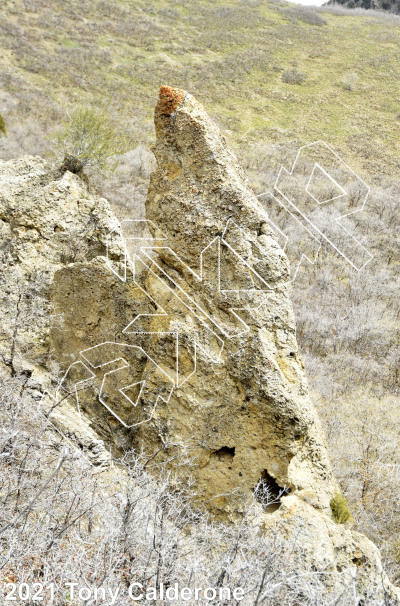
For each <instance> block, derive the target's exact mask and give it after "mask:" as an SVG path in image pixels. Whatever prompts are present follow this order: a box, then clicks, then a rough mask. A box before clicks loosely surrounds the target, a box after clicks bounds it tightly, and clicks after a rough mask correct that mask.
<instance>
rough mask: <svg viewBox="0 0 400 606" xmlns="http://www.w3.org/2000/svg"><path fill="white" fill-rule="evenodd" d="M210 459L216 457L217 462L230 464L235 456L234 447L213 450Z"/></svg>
mask: <svg viewBox="0 0 400 606" xmlns="http://www.w3.org/2000/svg"><path fill="white" fill-rule="evenodd" d="M211 456H212V457H217V458H218V461H222V462H224V463H227V464H229V463H232V461H233V457H234V456H235V447H234V446H233V447H232V448H229V446H223V447H222V448H220V449H219V450H215V451H214V452H213V453H211Z"/></svg>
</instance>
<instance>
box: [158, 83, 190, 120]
mask: <svg viewBox="0 0 400 606" xmlns="http://www.w3.org/2000/svg"><path fill="white" fill-rule="evenodd" d="M184 97H185V91H184V90H181V89H180V88H172V86H162V87H161V88H160V100H159V102H158V109H159V111H160V113H161V114H166V115H167V116H170V115H171V114H173V113H174V111H176V109H177V108H178V107H179V105H180V104H181V103H182V101H183V99H184Z"/></svg>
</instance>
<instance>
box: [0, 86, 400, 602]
mask: <svg viewBox="0 0 400 606" xmlns="http://www.w3.org/2000/svg"><path fill="white" fill-rule="evenodd" d="M155 123H156V135H157V142H156V146H155V148H154V151H155V156H156V160H157V169H156V170H155V172H154V173H153V175H152V178H151V183H150V188H149V193H148V198H147V202H146V219H145V220H143V221H133V222H131V223H130V224H129V222H126V224H125V226H123V228H121V226H120V225H119V224H118V221H117V220H116V219H115V217H113V215H112V213H111V211H110V208H109V206H108V203H107V202H106V201H105V200H104V199H101V198H99V197H96V196H93V195H91V194H90V193H89V192H88V189H87V186H86V185H85V184H84V183H83V182H82V181H81V180H80V179H79V178H78V177H77V176H75V175H72V174H70V173H65V174H64V175H62V176H60V175H59V174H57V173H55V172H54V171H53V170H52V168H51V167H49V166H48V165H46V163H45V162H44V161H43V160H41V159H40V158H31V157H28V158H24V159H21V160H18V161H12V162H6V163H4V162H1V163H0V213H1V214H0V219H1V229H2V261H3V271H2V275H1V281H2V289H1V293H2V294H1V297H2V298H1V301H0V305H1V314H2V331H3V336H4V338H3V339H2V341H1V342H0V343H1V345H0V347H1V356H2V358H1V359H2V366H3V368H4V369H5V370H6V371H7V372H9V373H11V374H14V375H17V374H18V375H23V376H25V388H26V389H29V390H30V391H31V393H32V394H33V396H34V397H36V399H37V400H38V403H40V405H41V406H43V410H44V412H45V413H46V414H50V413H49V410H50V409H51V417H50V418H51V419H52V420H53V423H54V427H55V428H56V429H58V430H60V431H62V432H63V435H66V436H69V437H70V438H71V437H74V438H75V441H76V442H77V444H78V446H79V448H80V449H82V450H83V452H85V454H86V455H87V456H88V457H89V458H90V459H91V460H92V462H94V464H98V463H99V462H104V461H105V460H106V459H107V457H106V452H107V449H111V450H112V451H113V453H114V454H115V455H118V454H121V453H123V452H124V450H126V449H128V448H135V449H137V450H143V451H144V452H145V453H146V456H148V457H154V459H157V460H164V461H167V462H168V465H170V466H172V467H174V468H175V470H177V471H178V473H179V475H180V477H181V480H182V482H184V481H186V480H187V479H188V478H189V477H190V478H191V481H193V482H194V486H195V490H196V492H197V495H198V503H199V505H200V506H203V507H207V508H208V509H209V510H210V511H211V512H212V513H213V515H215V516H216V517H217V518H219V519H222V520H226V521H235V520H237V519H240V516H241V514H242V512H243V511H244V508H245V503H246V499H249V498H251V496H252V494H253V491H254V489H255V488H256V486H258V488H257V489H256V497H257V499H258V501H259V517H258V524H259V525H260V529H262V528H263V527H266V528H267V527H271V526H274V525H279V526H280V528H282V531H283V532H285V533H287V535H288V536H295V535H296V536H297V537H298V540H297V541H296V544H297V545H298V550H299V553H301V558H302V560H303V561H304V567H305V569H307V570H316V571H319V572H320V571H323V572H324V574H326V584H327V587H328V588H329V587H333V586H334V585H336V586H337V585H338V584H339V585H340V583H341V582H342V581H341V579H342V576H341V575H345V576H346V578H349V577H355V578H357V582H358V584H359V587H360V591H361V593H362V594H363V595H364V596H365V599H366V600H370V601H369V602H368V601H365V604H369V603H370V604H373V603H382V604H383V601H381V602H379V600H383V599H384V596H385V595H386V596H387V598H388V599H389V597H390V599H391V600H392V603H400V599H399V595H398V592H397V590H396V589H395V588H394V587H393V586H391V585H390V584H389V583H388V581H387V579H386V577H385V575H384V573H383V571H382V565H381V561H380V555H379V552H378V550H377V548H376V547H375V546H374V545H373V544H372V543H371V542H370V541H369V540H368V539H367V538H366V537H364V536H362V535H360V534H358V533H355V532H353V531H352V530H351V528H350V527H345V526H343V525H338V524H336V523H335V521H334V520H333V518H332V513H331V508H330V501H331V499H332V497H333V496H334V495H335V493H336V492H337V490H338V487H337V485H336V482H335V480H334V478H333V475H332V471H331V467H330V463H329V460H328V456H327V451H326V447H325V443H324V438H323V434H322V431H321V428H320V424H319V421H318V418H317V415H316V413H315V410H314V409H313V406H312V404H311V402H310V399H309V396H308V391H307V383H306V379H305V374H304V369H303V365H302V360H301V356H300V354H299V351H298V347H297V343H296V333H295V321H294V316H293V311H292V307H291V304H290V291H289V286H288V283H287V282H288V265H287V260H286V257H285V255H284V253H283V251H282V250H281V249H280V247H279V246H278V245H277V243H276V242H275V240H274V235H273V232H272V230H271V229H270V227H269V223H268V216H267V214H266V212H265V210H264V208H263V207H262V206H261V205H260V203H259V201H258V200H257V198H256V197H255V196H254V195H253V193H252V192H251V189H250V187H249V184H248V182H247V179H246V176H245V174H244V173H243V171H242V169H241V168H240V166H239V165H238V161H237V159H236V158H235V156H234V155H233V154H232V153H231V152H230V151H229V149H228V148H227V146H226V143H225V140H224V138H223V136H222V135H221V133H220V132H219V130H218V128H217V127H216V126H215V125H214V124H213V123H212V122H211V120H210V119H209V118H208V117H207V115H206V113H205V111H204V109H203V108H202V106H201V105H200V104H199V103H198V102H197V101H196V100H195V99H194V98H193V97H192V96H191V95H190V94H188V93H185V92H184V91H180V90H178V89H171V88H169V87H162V89H161V91H160V101H159V104H158V106H157V108H156V115H155ZM143 226H145V227H146V228H147V227H148V228H149V229H150V231H151V233H152V236H153V245H152V246H150V247H149V246H147V247H142V248H141V249H140V252H139V253H138V254H137V255H136V256H135V257H134V258H132V259H131V258H129V254H128V247H127V240H128V239H129V238H132V239H133V240H134V241H135V242H136V244H138V243H139V244H140V242H141V233H140V232H141V230H142V228H143ZM125 228H127V229H128V228H129V229H131V233H130V234H128V233H127V231H126V229H125ZM124 230H125V231H124ZM128 231H129V230H128ZM137 248H138V247H137ZM139 248H140V246H139ZM260 480H261V482H260ZM271 499H272V500H274V501H275V502H274V504H273V505H271V504H270V501H271ZM343 582H344V581H343Z"/></svg>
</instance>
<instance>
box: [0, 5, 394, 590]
mask: <svg viewBox="0 0 400 606" xmlns="http://www.w3.org/2000/svg"><path fill="white" fill-rule="evenodd" d="M399 25H400V18H399V17H396V16H395V15H389V14H384V13H381V14H380V13H376V12H373V11H368V12H367V11H359V10H358V9H357V10H356V11H351V10H346V9H343V8H339V9H336V8H332V9H320V10H318V12H316V11H315V10H313V9H308V8H304V7H296V6H295V5H293V4H288V3H284V2H267V1H265V0H247V1H245V0H242V1H234V0H229V1H226V2H225V1H219V2H218V3H216V2H214V1H213V0H207V1H206V0H201V1H200V0H199V1H193V2H190V3H188V2H185V1H184V0H169V1H168V2H167V1H166V0H165V1H164V0H154V1H150V0H147V1H145V0H135V1H134V2H132V1H131V0H118V1H117V0H115V1H114V2H112V1H109V0H98V1H97V0H3V2H2V4H1V6H0V49H1V50H0V112H1V114H2V115H3V117H4V119H5V123H6V127H7V132H8V137H7V138H6V137H1V138H0V157H2V158H11V157H16V156H19V155H21V154H22V153H39V154H42V155H43V154H44V153H45V152H46V150H48V148H49V143H48V140H47V138H46V136H47V135H48V134H49V133H50V132H51V131H52V129H53V128H54V127H55V126H57V124H59V123H60V121H61V120H62V119H63V117H64V115H65V113H66V112H67V111H68V110H70V109H72V108H73V107H75V106H76V105H77V104H79V103H84V104H87V105H90V104H95V105H96V106H102V107H104V108H105V109H106V111H107V112H108V114H109V116H110V121H112V122H113V123H115V125H116V128H117V129H118V130H119V131H120V132H126V133H127V134H129V136H131V137H132V138H133V139H134V140H135V141H136V142H137V143H138V147H136V149H133V150H132V151H130V152H128V153H127V154H125V155H124V156H123V157H122V158H121V164H120V167H119V169H118V170H117V171H116V172H115V173H114V174H113V175H112V177H110V178H108V179H104V178H100V177H99V176H98V175H93V182H94V183H95V184H96V187H97V188H99V189H100V191H101V192H102V193H103V194H104V195H106V196H107V197H108V198H109V199H110V201H111V202H112V203H113V205H114V208H115V210H116V212H117V214H118V216H119V217H121V218H122V217H126V216H130V217H133V216H140V215H141V214H142V213H143V203H144V199H145V195H146V188H147V184H148V177H149V173H150V170H151V167H152V164H153V162H154V160H153V157H152V154H151V152H150V146H151V144H152V142H153V140H154V129H153V108H154V105H155V102H156V99H157V95H158V89H159V86H160V85H161V84H170V85H173V86H177V87H180V88H184V89H187V90H189V91H190V92H191V93H192V94H194V95H195V96H196V97H197V98H198V100H200V101H201V102H202V103H203V104H204V105H205V107H206V109H207V111H208V112H209V113H210V114H211V115H212V116H213V118H214V119H215V120H216V122H217V123H218V124H219V125H220V126H221V128H222V129H223V131H224V133H225V135H226V137H227V139H228V142H229V144H230V145H231V146H232V147H233V148H234V150H235V151H236V153H237V155H238V156H239V158H240V160H241V163H242V164H243V166H244V168H245V169H246V171H247V172H248V174H249V177H250V180H251V183H252V185H253V187H254V189H255V191H256V193H262V192H265V191H267V190H270V189H271V188H272V187H273V184H274V181H275V178H276V175H277V172H278V170H279V168H280V166H281V165H282V164H284V165H285V166H286V168H290V166H291V163H292V162H293V160H294V158H295V155H296V151H297V149H298V147H299V146H300V145H303V144H306V143H310V142H313V141H315V140H318V139H323V140H324V141H326V142H327V143H328V144H329V145H331V146H332V147H333V148H334V149H335V150H336V151H337V152H338V153H339V154H340V156H341V157H342V158H343V159H344V160H345V161H346V162H347V163H348V164H349V165H350V166H351V167H352V168H353V169H354V170H356V171H357V172H358V173H359V174H360V176H361V177H362V178H363V179H364V180H365V181H366V182H367V183H369V184H370V185H371V186H372V188H371V193H370V196H369V199H368V204H367V206H366V209H365V211H363V213H360V215H359V216H358V217H357V220H356V222H355V224H354V227H355V229H356V230H357V234H358V235H359V237H360V238H362V241H363V243H364V245H365V246H366V247H367V248H368V249H369V250H371V252H372V253H373V255H374V259H373V260H372V261H371V262H370V263H369V264H368V266H367V267H366V268H365V270H363V271H361V272H359V273H357V272H354V271H352V270H351V268H350V267H349V266H347V265H346V264H345V263H343V261H342V259H341V258H339V257H338V256H337V255H335V254H333V253H332V250H329V249H327V248H324V247H323V249H322V250H321V253H320V255H319V258H318V261H317V263H315V265H309V266H308V267H306V268H305V269H304V270H303V271H302V273H301V275H300V277H299V278H298V279H297V280H296V282H295V284H294V287H293V299H294V304H295V310H296V315H297V326H298V338H299V341H300V347H301V350H302V352H303V354H304V357H305V363H306V369H307V372H308V376H309V381H310V387H311V390H312V393H313V396H314V401H315V403H316V405H317V406H318V408H319V411H320V414H321V417H322V419H323V422H324V426H325V429H326V432H327V437H328V441H329V446H330V450H331V458H332V461H333V464H334V467H335V472H336V474H337V476H338V478H339V480H340V482H341V485H342V487H343V489H344V492H345V494H346V496H347V498H348V499H349V501H350V504H351V509H352V513H353V516H354V519H355V522H354V523H355V524H357V525H358V528H359V529H360V530H362V531H363V532H365V533H366V534H367V535H368V536H370V538H372V539H373V540H374V541H375V542H376V543H377V544H378V545H379V547H380V548H381V549H382V552H383V555H384V558H385V563H386V566H387V570H388V572H389V574H390V575H391V577H392V579H394V580H395V581H396V580H397V581H398V580H399V579H400V541H399V539H398V537H399V529H400V447H399V444H400V435H399V427H400V425H399V422H400V418H399V416H400V413H399V406H398V397H399V394H400V372H399V368H400V329H399V318H400V307H399V292H398V285H399V268H400V258H399V249H400V239H399V233H400V230H399V227H400V207H399V200H400V179H399V176H398V175H399V165H400V161H399V152H400V140H399V136H398V132H399V126H400V109H399V100H400V88H399V83H398V74H399V65H400V28H399ZM377 428H379V431H377Z"/></svg>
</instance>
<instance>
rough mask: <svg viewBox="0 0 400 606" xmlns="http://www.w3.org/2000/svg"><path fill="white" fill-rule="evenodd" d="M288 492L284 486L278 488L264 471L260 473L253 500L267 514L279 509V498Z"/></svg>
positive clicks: (274, 481) (276, 483)
mask: <svg viewBox="0 0 400 606" xmlns="http://www.w3.org/2000/svg"><path fill="white" fill-rule="evenodd" d="M289 492H290V490H289V489H288V488H286V486H284V487H282V486H279V484H278V482H277V481H276V480H275V478H273V477H272V476H271V475H270V474H269V473H268V471H267V470H266V469H264V470H263V471H262V472H261V475H260V478H259V480H258V482H257V484H256V485H255V487H254V498H255V499H256V501H258V503H261V505H262V506H263V507H264V508H265V509H266V510H268V511H269V512H272V511H276V510H277V509H279V507H280V504H281V498H282V497H283V496H284V495H285V494H288V493H289Z"/></svg>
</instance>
